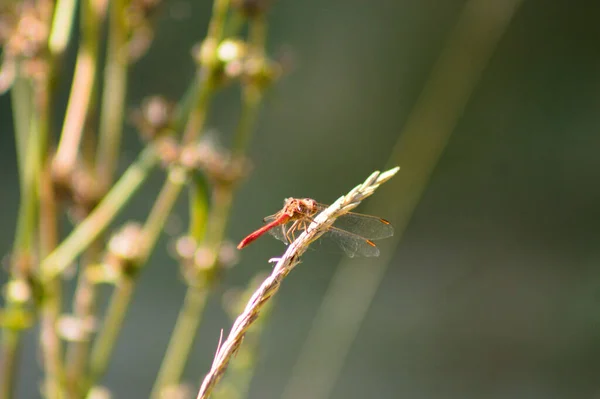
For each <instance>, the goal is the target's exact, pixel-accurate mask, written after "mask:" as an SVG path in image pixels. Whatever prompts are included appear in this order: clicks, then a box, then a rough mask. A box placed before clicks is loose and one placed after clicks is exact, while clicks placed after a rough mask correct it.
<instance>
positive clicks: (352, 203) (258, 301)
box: [197, 167, 400, 399]
mask: <svg viewBox="0 0 600 399" xmlns="http://www.w3.org/2000/svg"><path fill="white" fill-rule="evenodd" d="M399 169H400V168H399V167H395V168H393V169H390V170H388V171H386V172H383V173H380V172H379V171H377V172H374V173H373V174H372V175H371V176H369V177H368V178H367V180H365V182H364V183H362V184H360V185H358V186H356V187H355V188H354V189H352V190H351V191H350V192H349V193H348V194H346V195H345V196H342V197H340V198H339V199H338V200H337V201H335V202H334V203H333V204H332V205H331V206H330V207H328V208H327V209H326V210H324V211H323V212H321V213H320V214H319V215H318V216H317V217H316V218H315V220H314V222H313V223H311V225H310V226H309V227H308V228H307V229H306V231H304V232H303V233H302V234H301V235H300V236H299V237H298V238H297V239H296V240H295V241H294V242H292V243H291V244H290V246H289V247H288V248H287V250H286V251H285V253H284V254H283V256H282V257H281V258H277V264H276V265H275V268H274V269H273V272H272V273H271V275H270V276H268V277H267V278H266V279H265V281H263V283H262V284H261V285H260V287H259V288H258V289H257V290H256V291H255V292H254V294H253V295H252V297H251V298H250V300H249V301H248V303H247V304H246V308H245V309H244V311H243V312H242V313H241V314H240V315H239V316H238V317H237V319H236V320H235V322H234V323H233V326H232V327H231V331H230V332H229V336H228V337H227V339H225V341H224V342H222V343H221V344H220V345H219V348H218V349H217V353H216V354H215V358H214V360H213V364H212V366H211V368H210V371H209V372H208V374H207V375H206V377H204V381H203V382H202V386H201V387H200V390H199V392H198V396H197V399H207V398H208V397H209V396H210V394H211V392H212V390H213V388H214V387H215V385H216V384H217V382H219V379H220V378H221V377H222V376H223V374H224V373H225V371H226V370H227V366H228V364H229V361H230V360H231V358H232V357H233V355H235V353H236V352H237V350H238V349H239V347H240V345H241V344H242V341H243V339H244V335H245V334H246V331H247V330H248V328H249V327H250V325H252V323H253V322H254V321H255V320H256V319H257V318H258V316H259V314H260V311H261V309H262V307H263V306H264V305H265V303H266V302H267V301H268V300H269V299H271V297H272V296H273V295H275V293H276V292H277V290H278V289H279V286H280V284H281V281H282V280H283V278H284V277H285V276H287V275H288V274H289V273H290V271H292V269H293V268H294V267H295V266H296V265H297V264H298V263H299V262H300V256H301V255H302V254H303V253H304V252H305V251H306V249H307V248H308V246H309V245H310V244H311V243H312V242H313V241H315V240H317V239H318V238H319V237H320V236H321V235H322V234H323V233H324V232H325V230H326V229H327V227H329V226H331V225H332V224H333V223H334V222H335V220H336V219H337V218H338V217H340V216H342V215H343V214H345V213H347V212H349V211H350V210H352V209H354V208H356V207H357V206H358V205H359V204H360V202H361V201H362V200H364V199H365V198H367V197H368V196H370V195H371V194H373V193H374V192H375V190H376V189H377V188H378V187H379V186H380V185H381V184H382V183H385V182H386V181H387V180H389V179H391V178H392V177H393V176H394V175H395V174H396V173H397V172H398V170H399Z"/></svg>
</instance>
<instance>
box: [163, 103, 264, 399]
mask: <svg viewBox="0 0 600 399" xmlns="http://www.w3.org/2000/svg"><path fill="white" fill-rule="evenodd" d="M259 100H260V96H247V95H244V98H243V104H242V114H241V118H240V121H239V124H238V128H237V134H236V137H235V138H234V143H236V145H235V147H234V154H235V155H236V156H241V155H243V153H244V150H245V148H244V147H243V146H244V145H247V143H249V141H250V140H249V138H248V137H249V136H250V134H251V133H252V129H253V127H254V122H255V121H256V115H257V113H258V111H259V103H260V101H259ZM233 194H234V188H233V186H229V185H228V186H221V187H215V191H214V193H213V201H212V203H213V206H212V208H211V209H210V212H209V215H208V219H207V220H208V221H207V222H205V223H208V225H207V227H206V228H204V227H203V226H200V223H202V218H201V217H195V215H196V214H202V215H203V214H204V212H205V210H204V208H203V207H202V206H201V205H199V206H197V207H193V208H192V209H191V214H190V217H191V222H192V223H191V224H190V232H191V233H192V234H194V233H195V234H198V232H200V231H205V230H206V236H205V238H204V241H205V244H206V246H207V247H208V250H209V251H211V252H212V253H214V254H215V258H214V261H213V263H212V265H211V266H210V267H209V269H214V268H215V267H216V262H217V258H216V254H217V253H218V251H219V247H220V246H221V243H222V241H223V239H224V236H225V230H226V227H227V224H228V222H229V214H230V209H231V205H232V202H233ZM196 195H202V194H201V193H200V191H198V193H197V194H196ZM192 201H194V202H192V204H194V203H198V204H201V203H202V202H201V201H198V202H195V200H194V199H193V198H192ZM194 238H196V239H197V241H199V240H201V239H202V238H203V237H202V236H194ZM208 291H209V290H208V289H206V288H203V289H201V288H198V287H195V286H190V287H188V290H187V292H186V296H185V301H184V304H183V306H182V309H181V310H180V312H179V316H178V318H177V321H176V323H175V328H174V330H173V333H172V334H171V338H170V340H169V345H168V347H167V350H166V353H165V358H164V359H163V362H162V364H161V367H160V371H159V373H158V377H157V380H156V382H155V385H154V388H153V390H152V398H159V397H160V394H161V391H162V390H163V389H165V388H167V387H169V386H172V385H176V384H178V383H179V381H180V379H181V375H182V373H183V370H184V368H185V365H186V363H187V359H188V357H189V355H190V349H191V347H192V345H193V343H194V338H195V336H196V331H197V330H198V326H199V325H200V322H201V319H202V312H203V310H204V305H205V303H206V296H207V294H208Z"/></svg>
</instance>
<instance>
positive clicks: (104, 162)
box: [96, 0, 127, 186]
mask: <svg viewBox="0 0 600 399" xmlns="http://www.w3.org/2000/svg"><path fill="white" fill-rule="evenodd" d="M126 4H127V3H126V1H125V0H113V1H112V2H111V4H110V14H109V17H110V18H109V23H110V24H109V31H108V48H107V54H106V65H105V66H104V88H103V93H102V110H101V114H100V127H99V141H98V152H97V156H96V165H97V174H98V176H99V178H100V179H101V183H102V184H103V185H105V186H108V185H109V184H110V181H111V179H112V175H113V173H114V171H115V168H116V166H117V162H116V161H117V156H118V154H119V150H120V147H121V146H120V144H121V135H122V131H123V110H124V108H125V97H126V86H127V25H126V18H125V7H126Z"/></svg>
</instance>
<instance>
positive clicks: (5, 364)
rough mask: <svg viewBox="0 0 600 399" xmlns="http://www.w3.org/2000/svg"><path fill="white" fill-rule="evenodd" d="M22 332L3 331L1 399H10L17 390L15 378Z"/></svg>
mask: <svg viewBox="0 0 600 399" xmlns="http://www.w3.org/2000/svg"><path fill="white" fill-rule="evenodd" d="M20 347H21V332H20V331H17V330H11V329H8V328H4V330H3V331H2V374H1V375H0V378H2V379H1V380H0V399H10V398H12V397H13V394H14V390H15V376H16V371H17V366H18V362H19V352H20Z"/></svg>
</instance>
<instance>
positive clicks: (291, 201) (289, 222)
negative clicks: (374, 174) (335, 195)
mask: <svg viewBox="0 0 600 399" xmlns="http://www.w3.org/2000/svg"><path fill="white" fill-rule="evenodd" d="M327 207H328V205H324V204H320V203H318V202H317V201H315V200H313V199H311V198H286V199H285V201H284V206H283V208H282V209H281V210H280V211H279V212H277V213H276V214H274V215H271V216H267V217H266V218H265V219H264V222H265V225H264V226H262V227H261V228H260V229H258V230H256V231H254V232H252V233H251V234H249V235H248V236H247V237H246V238H244V239H243V240H242V241H241V242H240V243H239V244H238V246H237V248H238V249H242V248H244V247H246V246H247V245H249V244H251V243H252V242H254V241H255V240H256V239H258V238H259V237H261V236H262V235H264V234H265V233H267V232H268V233H270V234H271V235H272V236H273V237H275V238H277V239H278V240H280V241H283V242H284V243H285V244H289V243H291V242H292V241H293V240H294V239H295V237H296V234H297V233H298V232H300V231H303V230H306V229H307V228H308V226H309V225H310V224H311V223H312V222H313V220H314V217H315V216H316V215H318V214H319V213H320V212H322V211H323V210H325V209H326V208H327ZM393 234H394V228H393V226H392V225H391V224H390V222H388V221H387V220H385V219H382V218H380V217H377V216H370V215H363V214H360V213H353V212H348V213H345V214H343V215H342V216H340V217H339V218H337V219H336V221H335V223H334V224H333V226H329V227H328V228H327V229H326V231H325V233H324V234H323V237H324V238H329V239H331V240H333V241H334V242H336V243H337V244H338V245H339V246H340V247H341V248H342V250H343V251H344V252H345V253H346V255H347V256H349V257H351V258H352V257H355V256H368V257H372V256H379V248H377V245H375V243H374V242H373V241H372V240H378V239H382V238H387V237H391V236H392V235H393Z"/></svg>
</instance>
